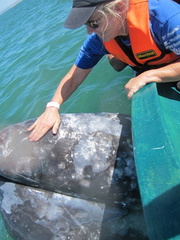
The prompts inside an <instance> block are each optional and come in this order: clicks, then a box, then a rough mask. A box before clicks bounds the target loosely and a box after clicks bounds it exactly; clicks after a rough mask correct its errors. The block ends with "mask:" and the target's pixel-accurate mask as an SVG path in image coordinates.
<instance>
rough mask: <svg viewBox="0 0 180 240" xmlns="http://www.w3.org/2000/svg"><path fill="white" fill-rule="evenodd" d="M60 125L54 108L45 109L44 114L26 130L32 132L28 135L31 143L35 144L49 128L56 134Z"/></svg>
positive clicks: (56, 110)
mask: <svg viewBox="0 0 180 240" xmlns="http://www.w3.org/2000/svg"><path fill="white" fill-rule="evenodd" d="M59 125H60V115H59V112H58V109H57V108H55V107H48V108H46V110H45V112H44V113H43V114H42V115H41V116H40V117H39V118H38V119H37V120H36V121H35V122H34V123H33V124H32V125H31V126H30V127H29V128H28V131H32V132H31V134H30V135H29V139H30V141H31V142H36V141H38V140H39V139H40V138H42V137H43V136H44V135H45V134H46V133H47V132H48V131H49V130H50V129H51V128H52V133H53V134H56V133H57V131H58V128H59Z"/></svg>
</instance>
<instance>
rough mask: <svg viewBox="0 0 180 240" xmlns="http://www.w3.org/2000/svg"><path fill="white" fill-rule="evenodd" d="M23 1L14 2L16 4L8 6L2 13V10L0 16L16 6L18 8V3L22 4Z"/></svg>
mask: <svg viewBox="0 0 180 240" xmlns="http://www.w3.org/2000/svg"><path fill="white" fill-rule="evenodd" d="M22 1H23V0H17V1H14V3H11V4H10V5H9V6H7V7H6V8H4V9H2V11H1V10H0V15H1V14H3V13H5V12H6V11H8V10H9V9H11V8H13V7H14V6H16V5H17V4H18V3H20V2H22Z"/></svg>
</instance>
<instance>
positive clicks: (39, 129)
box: [28, 65, 92, 141]
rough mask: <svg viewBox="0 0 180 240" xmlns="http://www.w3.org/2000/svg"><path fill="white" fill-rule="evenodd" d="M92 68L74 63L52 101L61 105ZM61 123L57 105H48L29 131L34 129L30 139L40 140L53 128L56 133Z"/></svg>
mask: <svg viewBox="0 0 180 240" xmlns="http://www.w3.org/2000/svg"><path fill="white" fill-rule="evenodd" d="M91 70H92V68H91V69H81V68H78V67H77V66H75V65H73V66H72V68H71V69H70V71H69V72H68V73H67V74H66V75H65V77H64V78H63V79H62V81H61V82H60V84H59V86H58V88H57V89H56V91H55V94H54V96H53V98H52V100H51V101H52V102H57V103H59V104H60V105H61V104H62V103H63V102H65V101H66V100H67V99H68V98H69V97H70V95H71V94H72V93H73V92H74V91H75V90H76V88H77V87H78V86H79V85H80V84H81V83H82V82H83V81H84V79H85V78H86V77H87V75H88V74H89V73H90V71H91ZM59 124H60V115H59V111H58V109H57V108H56V107H47V108H46V110H45V111H44V113H43V114H42V115H41V116H40V117H39V118H38V119H37V120H36V121H35V122H34V124H33V125H31V126H30V127H29V129H28V131H32V132H31V134H30V135H29V139H30V141H38V140H39V139H40V138H41V137H43V136H44V135H45V134H46V133H47V132H48V131H49V130H50V129H51V128H52V132H53V134H56V133H57V131H58V128H59Z"/></svg>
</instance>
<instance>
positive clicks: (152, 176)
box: [132, 83, 180, 240]
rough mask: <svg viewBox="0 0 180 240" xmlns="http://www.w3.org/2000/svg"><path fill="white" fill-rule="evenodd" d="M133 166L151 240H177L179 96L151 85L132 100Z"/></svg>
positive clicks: (164, 87)
mask: <svg viewBox="0 0 180 240" xmlns="http://www.w3.org/2000/svg"><path fill="white" fill-rule="evenodd" d="M132 134H133V145H134V156H135V165H136V171H137V177H138V184H139V189H140V195H141V200H142V205H143V211H144V217H145V221H146V225H147V230H148V235H149V239H150V240H167V239H168V240H172V239H173V240H179V239H180V92H179V90H178V89H177V88H176V84H175V83H158V84H157V83H150V84H148V85H147V86H145V87H144V88H142V89H141V90H140V91H139V92H137V93H136V94H135V95H134V97H133V100H132Z"/></svg>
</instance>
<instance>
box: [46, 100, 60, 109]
mask: <svg viewBox="0 0 180 240" xmlns="http://www.w3.org/2000/svg"><path fill="white" fill-rule="evenodd" d="M46 107H55V108H57V109H58V110H59V108H60V104H59V103H57V102H48V103H47V105H46Z"/></svg>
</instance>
